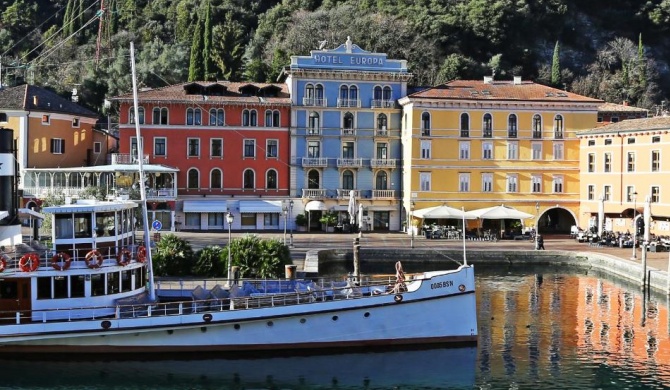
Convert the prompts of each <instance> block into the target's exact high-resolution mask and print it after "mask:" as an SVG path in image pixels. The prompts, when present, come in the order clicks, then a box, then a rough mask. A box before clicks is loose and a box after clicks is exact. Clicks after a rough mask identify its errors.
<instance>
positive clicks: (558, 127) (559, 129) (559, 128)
mask: <svg viewBox="0 0 670 390" xmlns="http://www.w3.org/2000/svg"><path fill="white" fill-rule="evenodd" d="M554 138H555V139H563V116H562V115H556V116H555V117H554Z"/></svg>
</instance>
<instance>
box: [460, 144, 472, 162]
mask: <svg viewBox="0 0 670 390" xmlns="http://www.w3.org/2000/svg"><path fill="white" fill-rule="evenodd" d="M458 149H459V154H458V158H459V159H460V160H469V159H470V141H462V142H459V143H458Z"/></svg>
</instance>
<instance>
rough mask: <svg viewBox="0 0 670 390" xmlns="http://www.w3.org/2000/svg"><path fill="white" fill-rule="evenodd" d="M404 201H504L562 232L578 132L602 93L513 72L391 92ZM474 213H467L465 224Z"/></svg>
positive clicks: (592, 119) (568, 219)
mask: <svg viewBox="0 0 670 390" xmlns="http://www.w3.org/2000/svg"><path fill="white" fill-rule="evenodd" d="M399 102H400V104H401V105H402V106H403V110H404V111H403V121H402V141H403V205H404V207H405V210H406V213H407V214H409V212H410V208H411V205H412V202H414V209H415V210H418V209H422V208H426V207H431V206H436V205H441V204H445V203H446V204H448V205H449V206H451V207H456V208H461V207H462V208H464V209H465V210H466V211H468V210H473V209H478V208H484V207H491V206H497V205H501V204H504V205H505V206H511V207H514V208H516V209H518V210H520V211H523V212H526V213H529V214H532V215H534V216H535V218H533V219H530V218H529V219H526V220H524V221H523V222H524V225H525V227H530V226H533V225H536V224H537V225H538V226H539V231H540V232H546V233H553V232H556V233H567V232H569V231H570V227H571V226H572V225H574V224H576V223H577V220H578V215H579V206H580V205H579V199H580V188H579V140H578V139H577V137H576V135H575V133H576V132H578V131H582V130H587V129H591V128H593V127H595V125H596V119H597V114H598V106H600V105H601V104H602V101H601V100H598V99H592V98H588V97H584V96H580V95H577V94H574V93H570V92H565V91H562V90H558V89H554V88H551V87H547V86H544V85H540V84H536V83H533V82H530V81H522V80H521V78H520V77H515V78H514V80H512V81H498V80H495V81H494V80H492V78H490V77H485V78H484V80H455V81H451V82H449V83H447V84H444V85H441V86H437V87H434V88H430V89H426V90H423V91H420V92H416V93H414V94H411V95H409V96H407V97H405V98H402V99H400V101H399ZM478 223H479V222H476V221H471V222H469V228H473V227H475V225H476V224H478Z"/></svg>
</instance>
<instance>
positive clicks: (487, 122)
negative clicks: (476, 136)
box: [482, 113, 493, 138]
mask: <svg viewBox="0 0 670 390" xmlns="http://www.w3.org/2000/svg"><path fill="white" fill-rule="evenodd" d="M482 136H483V137H484V138H491V137H493V117H492V116H491V114H488V113H486V114H484V118H483V119H482Z"/></svg>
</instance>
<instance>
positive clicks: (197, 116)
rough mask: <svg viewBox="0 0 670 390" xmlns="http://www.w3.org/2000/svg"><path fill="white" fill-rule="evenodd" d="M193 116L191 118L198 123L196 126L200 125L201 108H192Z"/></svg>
mask: <svg viewBox="0 0 670 390" xmlns="http://www.w3.org/2000/svg"><path fill="white" fill-rule="evenodd" d="M193 116H194V118H193V119H194V121H195V123H194V124H195V125H198V126H200V125H202V110H201V109H199V108H196V109H195V110H193Z"/></svg>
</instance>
